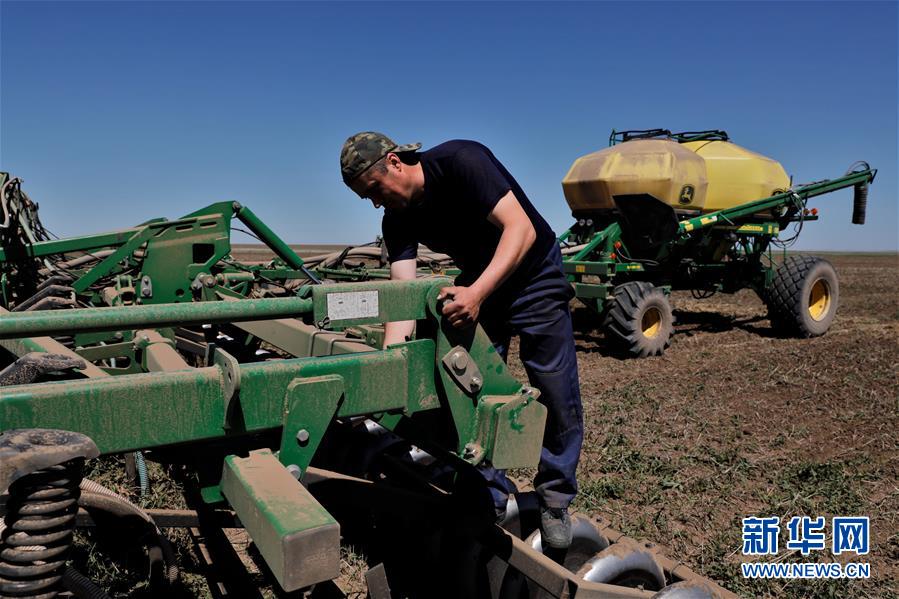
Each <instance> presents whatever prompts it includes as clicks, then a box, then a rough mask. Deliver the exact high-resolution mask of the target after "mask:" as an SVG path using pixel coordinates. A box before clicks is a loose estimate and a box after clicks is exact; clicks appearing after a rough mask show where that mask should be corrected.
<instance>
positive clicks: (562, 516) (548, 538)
mask: <svg viewBox="0 0 899 599" xmlns="http://www.w3.org/2000/svg"><path fill="white" fill-rule="evenodd" d="M540 536H541V537H542V539H543V544H544V545H545V546H547V547H552V548H553V549H567V548H568V546H569V545H571V518H570V517H569V516H568V509H567V508H564V507H541V508H540Z"/></svg>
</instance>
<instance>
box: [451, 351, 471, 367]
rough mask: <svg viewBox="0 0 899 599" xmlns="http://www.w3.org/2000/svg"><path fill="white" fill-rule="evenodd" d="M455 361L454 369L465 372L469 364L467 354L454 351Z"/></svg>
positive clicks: (453, 359)
mask: <svg viewBox="0 0 899 599" xmlns="http://www.w3.org/2000/svg"><path fill="white" fill-rule="evenodd" d="M451 359H452V362H453V369H454V370H456V371H457V372H465V368H466V367H467V366H468V359H467V358H466V356H465V354H463V353H462V352H460V351H457V352H453V355H452V356H451Z"/></svg>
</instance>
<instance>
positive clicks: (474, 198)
mask: <svg viewBox="0 0 899 599" xmlns="http://www.w3.org/2000/svg"><path fill="white" fill-rule="evenodd" d="M418 156H419V159H420V163H421V166H422V170H423V171H424V178H425V184H424V193H423V195H422V197H421V198H419V199H418V201H416V202H415V203H413V204H412V205H410V206H409V207H408V208H406V209H405V210H401V211H385V213H384V219H383V221H382V222H381V228H382V231H383V234H384V242H385V244H386V246H387V255H388V258H389V260H390V262H391V263H392V262H396V261H398V260H407V259H411V258H415V257H416V256H417V254H418V244H419V243H423V244H425V245H426V246H428V247H429V248H430V249H431V250H433V251H435V252H440V253H444V254H448V255H449V256H450V257H451V258H452V259H453V261H454V262H455V263H456V265H457V266H458V267H459V269H460V270H461V271H462V272H461V274H460V275H459V277H458V279H457V280H456V283H457V284H458V285H466V286H467V285H471V284H472V283H473V282H474V281H475V280H476V279H477V278H478V277H479V276H480V275H481V273H482V272H484V269H485V268H486V267H487V265H488V264H489V263H490V261H491V260H492V259H493V255H494V253H495V252H496V247H497V245H498V244H499V239H500V236H501V235H502V231H501V230H500V229H499V228H498V227H496V226H495V225H494V224H492V223H491V222H490V221H488V220H487V215H488V214H490V212H491V211H492V210H493V208H494V207H495V206H496V204H497V202H499V200H500V199H501V198H502V197H503V196H504V195H506V193H508V192H509V191H510V190H511V191H512V193H513V194H515V198H516V199H517V200H518V203H519V204H521V207H522V208H523V209H524V211H525V213H526V214H527V215H528V218H530V220H531V224H532V225H533V226H534V231H535V232H536V233H537V238H536V240H535V241H534V244H533V245H532V246H531V248H530V250H529V251H528V253H527V254H526V255H525V257H524V260H522V262H521V264H520V265H519V266H518V268H517V269H516V271H515V272H514V273H513V274H512V275H510V276H509V278H508V279H506V281H505V282H504V283H503V285H502V286H501V287H500V288H499V289H497V290H496V291H495V292H494V293H493V294H492V295H491V297H490V299H489V300H488V301H489V302H490V303H491V304H493V303H506V301H505V300H508V299H509V298H512V297H514V294H515V292H516V291H517V290H520V289H522V288H523V287H524V286H526V285H527V283H528V280H529V278H530V275H531V274H532V273H533V271H534V270H535V268H537V267H538V266H539V265H540V264H541V262H542V261H543V259H544V258H545V257H546V255H547V254H548V253H549V251H550V249H551V248H552V246H553V245H555V244H556V236H555V234H554V233H553V231H552V229H551V228H550V227H549V225H548V224H547V223H546V221H545V220H543V217H542V216H540V214H539V213H538V212H537V210H536V209H535V208H534V206H533V205H532V204H531V202H530V200H529V199H528V197H527V196H526V195H525V193H524V191H523V190H522V189H521V187H520V186H519V185H518V183H517V182H516V181H515V179H514V178H513V177H512V175H511V174H509V171H507V170H506V168H505V167H504V166H503V165H502V164H501V163H500V162H499V160H497V159H496V157H495V156H494V155H493V153H492V152H491V151H490V150H489V149H488V148H487V147H485V146H484V145H482V144H479V143H477V142H474V141H466V140H453V141H448V142H446V143H442V144H440V145H439V146H435V147H433V148H431V149H430V150H426V151H424V152H421V153H420V154H419V155H418Z"/></svg>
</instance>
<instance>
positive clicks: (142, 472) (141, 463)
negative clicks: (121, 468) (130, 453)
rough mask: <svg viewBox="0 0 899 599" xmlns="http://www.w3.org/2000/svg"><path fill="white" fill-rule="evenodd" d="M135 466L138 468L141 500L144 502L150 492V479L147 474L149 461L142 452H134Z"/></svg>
mask: <svg viewBox="0 0 899 599" xmlns="http://www.w3.org/2000/svg"><path fill="white" fill-rule="evenodd" d="M134 466H135V467H136V468H137V480H138V482H139V483H140V498H141V500H144V499H146V498H147V495H148V494H149V492H150V477H149V474H148V473H147V461H146V460H145V459H144V454H143V453H142V452H140V451H135V452H134Z"/></svg>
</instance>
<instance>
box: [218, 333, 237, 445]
mask: <svg viewBox="0 0 899 599" xmlns="http://www.w3.org/2000/svg"><path fill="white" fill-rule="evenodd" d="M212 361H213V363H214V364H215V365H216V366H218V367H219V368H220V369H221V371H222V397H223V398H224V400H225V422H224V423H223V426H224V428H226V429H227V428H233V426H232V421H233V419H234V418H235V417H236V416H237V415H236V414H235V413H234V411H235V407H236V405H237V402H236V401H235V400H236V399H237V398H238V396H239V394H240V362H238V361H237V358H235V357H234V356H232V355H231V354H229V353H228V352H226V351H225V350H223V349H222V348H220V347H216V348H215V353H214V354H213V355H212Z"/></svg>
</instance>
